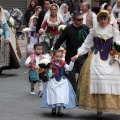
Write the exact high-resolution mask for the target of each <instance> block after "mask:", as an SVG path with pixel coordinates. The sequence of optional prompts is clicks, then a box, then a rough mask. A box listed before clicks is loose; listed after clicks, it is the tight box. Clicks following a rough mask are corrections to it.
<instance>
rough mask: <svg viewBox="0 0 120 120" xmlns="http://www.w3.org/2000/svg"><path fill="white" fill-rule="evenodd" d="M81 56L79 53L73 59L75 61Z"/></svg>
mask: <svg viewBox="0 0 120 120" xmlns="http://www.w3.org/2000/svg"><path fill="white" fill-rule="evenodd" d="M79 56H80V54H77V55H75V56H73V57H72V58H71V61H73V62H75V61H76V60H77V59H78V57H79Z"/></svg>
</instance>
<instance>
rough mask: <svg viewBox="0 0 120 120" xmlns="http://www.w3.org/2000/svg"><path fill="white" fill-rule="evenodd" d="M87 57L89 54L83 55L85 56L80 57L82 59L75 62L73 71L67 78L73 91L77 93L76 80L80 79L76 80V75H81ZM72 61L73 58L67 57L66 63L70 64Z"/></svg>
mask: <svg viewBox="0 0 120 120" xmlns="http://www.w3.org/2000/svg"><path fill="white" fill-rule="evenodd" d="M87 56H88V54H85V55H83V56H80V57H79V58H78V59H77V60H76V61H75V64H74V67H73V70H72V71H70V72H69V73H68V76H67V77H68V79H69V81H70V83H71V84H72V86H73V89H74V91H75V92H76V91H77V80H76V79H78V78H76V76H75V75H76V73H78V74H79V73H80V71H81V69H82V66H83V64H84V62H85V60H86V58H87ZM70 60H71V57H69V56H66V62H67V63H68V64H69V62H70Z"/></svg>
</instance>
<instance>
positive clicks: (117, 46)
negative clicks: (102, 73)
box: [109, 41, 120, 65]
mask: <svg viewBox="0 0 120 120" xmlns="http://www.w3.org/2000/svg"><path fill="white" fill-rule="evenodd" d="M110 54H111V55H112V56H113V60H111V61H110V63H109V64H110V65H112V64H113V63H114V62H115V61H118V60H119V58H120V41H117V42H115V43H114V47H113V49H112V50H111V51H110Z"/></svg>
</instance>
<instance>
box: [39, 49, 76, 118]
mask: <svg viewBox="0 0 120 120" xmlns="http://www.w3.org/2000/svg"><path fill="white" fill-rule="evenodd" d="M53 55H54V60H52V66H51V70H52V73H53V76H52V77H51V78H50V80H49V81H48V82H47V83H46V85H45V88H44V93H43V96H42V105H41V106H42V107H43V108H52V115H56V110H57V115H58V116H63V114H62V113H61V107H64V108H74V107H76V105H77V98H76V94H75V92H74V90H73V88H72V85H71V84H70V82H69V80H68V79H67V78H66V76H65V71H71V70H72V68H73V66H74V62H72V61H71V62H70V64H69V65H67V64H66V62H64V61H63V60H62V57H63V55H62V51H61V50H58V51H55V52H54V54H53Z"/></svg>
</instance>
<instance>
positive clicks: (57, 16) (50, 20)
mask: <svg viewBox="0 0 120 120" xmlns="http://www.w3.org/2000/svg"><path fill="white" fill-rule="evenodd" d="M63 23H64V20H63V17H62V15H61V13H60V10H59V6H58V5H57V4H54V3H53V4H52V5H51V7H50V10H48V12H47V13H46V15H45V17H44V20H43V23H42V25H41V29H40V30H39V33H40V34H43V33H44V32H45V33H46V34H47V35H48V36H49V38H53V39H51V41H50V43H49V44H50V48H51V47H52V46H53V43H55V41H56V40H57V38H58V37H59V35H60V32H59V31H58V26H59V25H61V24H63Z"/></svg>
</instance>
